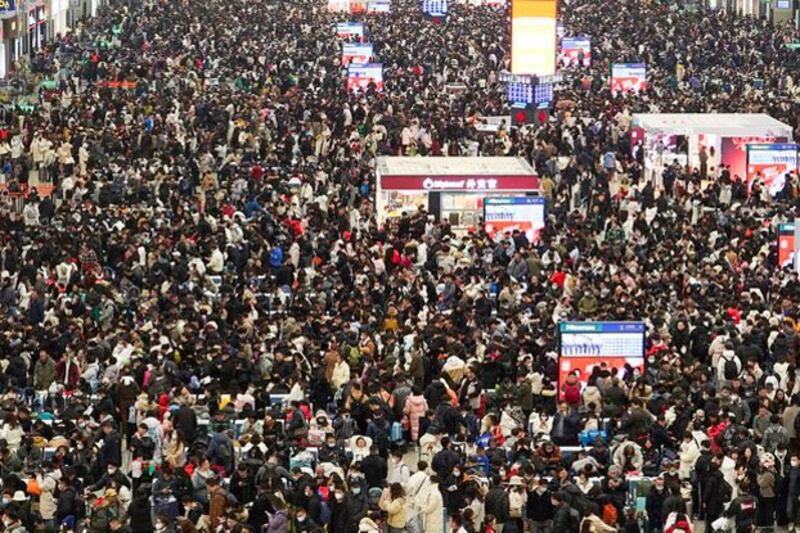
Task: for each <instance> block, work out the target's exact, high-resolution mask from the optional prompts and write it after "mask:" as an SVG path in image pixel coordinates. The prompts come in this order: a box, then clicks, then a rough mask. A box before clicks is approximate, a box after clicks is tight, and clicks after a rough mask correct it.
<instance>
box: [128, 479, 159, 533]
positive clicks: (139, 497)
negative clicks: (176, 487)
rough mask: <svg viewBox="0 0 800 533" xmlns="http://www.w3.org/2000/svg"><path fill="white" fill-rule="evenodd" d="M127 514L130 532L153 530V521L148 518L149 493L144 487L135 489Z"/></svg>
mask: <svg viewBox="0 0 800 533" xmlns="http://www.w3.org/2000/svg"><path fill="white" fill-rule="evenodd" d="M129 514H130V517H131V522H130V528H131V533H148V532H149V531H152V530H153V522H152V521H151V519H150V495H149V494H148V493H147V491H146V490H145V489H144V487H140V488H139V489H137V490H136V496H135V497H134V498H133V501H132V502H131V506H130V509H129Z"/></svg>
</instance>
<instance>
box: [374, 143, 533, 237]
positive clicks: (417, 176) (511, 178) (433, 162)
mask: <svg viewBox="0 0 800 533" xmlns="http://www.w3.org/2000/svg"><path fill="white" fill-rule="evenodd" d="M375 182H376V191H375V195H376V197H375V206H376V209H377V214H378V221H379V222H384V221H385V220H386V219H387V218H392V217H398V216H400V215H401V214H402V213H404V212H406V213H415V212H417V210H418V209H419V207H423V208H425V210H426V211H427V212H428V213H430V214H432V215H434V216H436V217H437V218H447V219H448V220H449V221H450V225H451V226H453V227H456V228H457V227H462V228H463V227H470V226H477V225H478V224H479V222H480V217H481V216H482V213H483V199H484V198H486V197H487V196H511V195H516V196H519V195H525V194H535V193H537V192H538V190H539V179H538V177H537V176H536V172H535V171H534V169H533V167H531V165H529V164H528V162H527V161H525V159H523V158H521V157H379V158H378V160H377V165H376V168H375Z"/></svg>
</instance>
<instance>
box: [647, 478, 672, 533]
mask: <svg viewBox="0 0 800 533" xmlns="http://www.w3.org/2000/svg"><path fill="white" fill-rule="evenodd" d="M666 499H667V494H666V491H665V490H664V478H663V477H661V476H659V477H658V478H656V480H655V483H653V486H652V487H651V488H650V492H648V493H647V501H646V508H647V527H648V531H650V532H651V533H661V531H662V530H663V528H664V516H662V515H663V511H664V502H665V501H666Z"/></svg>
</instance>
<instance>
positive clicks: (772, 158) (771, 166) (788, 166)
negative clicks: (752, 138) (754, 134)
mask: <svg viewBox="0 0 800 533" xmlns="http://www.w3.org/2000/svg"><path fill="white" fill-rule="evenodd" d="M790 172H797V145H796V144H794V143H790V144H748V145H747V188H748V189H750V187H751V185H752V183H753V180H754V179H755V178H756V176H758V175H760V176H761V181H762V182H763V184H764V186H765V187H767V188H768V189H769V192H770V193H771V194H772V195H776V194H778V193H779V192H781V190H782V189H783V187H784V185H785V184H786V174H788V173H790Z"/></svg>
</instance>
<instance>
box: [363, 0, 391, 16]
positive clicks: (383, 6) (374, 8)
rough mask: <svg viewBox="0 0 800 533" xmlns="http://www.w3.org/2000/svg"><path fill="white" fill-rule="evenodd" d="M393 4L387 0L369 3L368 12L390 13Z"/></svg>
mask: <svg viewBox="0 0 800 533" xmlns="http://www.w3.org/2000/svg"><path fill="white" fill-rule="evenodd" d="M390 11H391V4H390V3H389V2H387V1H386V0H377V1H373V2H369V3H367V13H373V14H374V13H389V12H390Z"/></svg>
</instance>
